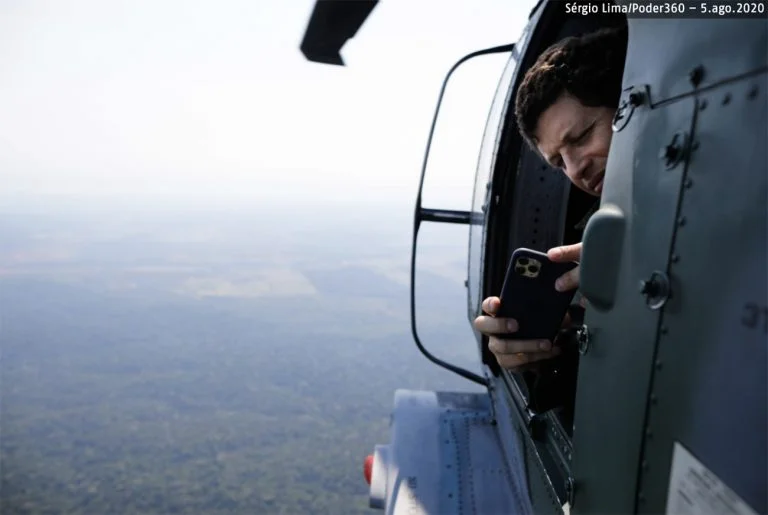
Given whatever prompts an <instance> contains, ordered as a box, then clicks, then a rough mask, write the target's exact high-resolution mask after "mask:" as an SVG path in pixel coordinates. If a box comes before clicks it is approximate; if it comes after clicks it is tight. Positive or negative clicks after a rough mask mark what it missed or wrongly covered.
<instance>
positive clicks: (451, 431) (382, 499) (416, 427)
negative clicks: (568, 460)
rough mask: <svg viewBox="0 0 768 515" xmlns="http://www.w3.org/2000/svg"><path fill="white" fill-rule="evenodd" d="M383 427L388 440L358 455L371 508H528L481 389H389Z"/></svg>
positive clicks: (521, 510) (517, 510)
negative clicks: (391, 395) (387, 422)
mask: <svg viewBox="0 0 768 515" xmlns="http://www.w3.org/2000/svg"><path fill="white" fill-rule="evenodd" d="M390 431H391V433H390V434H391V435H392V440H391V443H389V444H388V445H377V446H376V447H375V451H374V454H373V456H372V457H371V456H369V457H368V459H367V460H366V480H368V481H369V483H370V501H369V502H370V507H371V508H378V509H383V510H384V511H385V512H386V513H387V514H414V515H415V514H428V513H441V514H447V513H510V512H511V513H532V509H531V507H530V503H529V501H528V500H527V487H526V486H525V484H524V482H525V475H524V474H523V473H518V472H517V471H514V470H510V467H509V466H508V464H507V462H506V461H505V453H504V450H503V449H502V448H501V442H500V439H499V433H498V426H497V425H496V422H495V420H494V417H493V411H492V406H491V399H490V397H489V395H488V394H487V393H459V392H434V391H414V390H397V391H396V392H395V406H394V411H393V413H392V419H391V428H390ZM518 462H521V460H518Z"/></svg>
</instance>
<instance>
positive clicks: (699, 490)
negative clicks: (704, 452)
mask: <svg viewBox="0 0 768 515" xmlns="http://www.w3.org/2000/svg"><path fill="white" fill-rule="evenodd" d="M667 513H668V514H671V515H720V514H721V513H727V514H732V515H757V512H756V511H754V510H753V509H752V508H750V507H749V506H748V505H747V503H745V502H744V501H742V500H741V498H740V497H739V496H738V495H736V493H735V492H734V491H733V490H731V489H730V488H728V486H726V485H725V483H723V482H722V481H720V478H718V477H717V476H716V475H715V474H714V473H713V472H712V471H711V470H709V469H708V468H707V467H705V466H704V465H703V464H702V463H701V462H699V460H697V459H696V458H695V457H694V456H693V454H691V453H690V452H688V450H687V449H686V448H685V447H683V446H682V445H680V443H678V442H675V450H674V453H673V455H672V473H671V474H670V477H669V494H668V496H667Z"/></svg>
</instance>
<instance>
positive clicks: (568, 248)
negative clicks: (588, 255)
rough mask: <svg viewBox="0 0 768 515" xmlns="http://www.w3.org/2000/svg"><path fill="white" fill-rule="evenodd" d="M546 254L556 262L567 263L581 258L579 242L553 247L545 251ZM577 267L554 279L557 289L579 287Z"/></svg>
mask: <svg viewBox="0 0 768 515" xmlns="http://www.w3.org/2000/svg"><path fill="white" fill-rule="evenodd" d="M547 256H548V257H549V259H551V260H552V261H555V262H557V263H567V262H569V261H579V260H580V259H581V243H575V244H573V245H564V246H562V247H555V248H552V249H549V251H547ZM579 268H580V267H578V266H577V267H576V268H574V269H573V270H571V271H570V272H566V273H564V274H563V275H561V276H560V277H558V279H557V281H555V289H556V290H557V291H569V290H574V289H576V288H578V287H579Z"/></svg>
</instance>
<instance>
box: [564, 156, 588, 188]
mask: <svg viewBox="0 0 768 515" xmlns="http://www.w3.org/2000/svg"><path fill="white" fill-rule="evenodd" d="M563 162H564V164H565V175H567V176H568V178H569V179H570V180H571V181H572V182H580V181H581V180H583V179H584V172H585V171H586V170H587V165H588V163H587V160H586V159H581V158H580V156H577V155H574V154H572V153H570V152H564V153H563Z"/></svg>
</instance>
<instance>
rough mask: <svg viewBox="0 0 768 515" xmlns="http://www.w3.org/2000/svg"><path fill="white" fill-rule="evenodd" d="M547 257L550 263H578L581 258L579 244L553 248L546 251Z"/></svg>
mask: <svg viewBox="0 0 768 515" xmlns="http://www.w3.org/2000/svg"><path fill="white" fill-rule="evenodd" d="M547 256H548V257H549V259H551V260H552V261H557V262H562V261H578V260H579V258H581V243H574V244H573V245H563V246H562V247H555V248H552V249H549V250H548V251H547Z"/></svg>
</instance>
